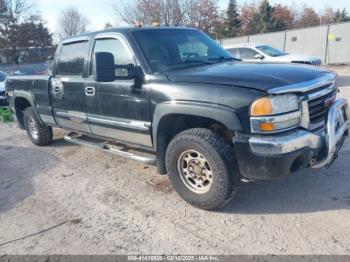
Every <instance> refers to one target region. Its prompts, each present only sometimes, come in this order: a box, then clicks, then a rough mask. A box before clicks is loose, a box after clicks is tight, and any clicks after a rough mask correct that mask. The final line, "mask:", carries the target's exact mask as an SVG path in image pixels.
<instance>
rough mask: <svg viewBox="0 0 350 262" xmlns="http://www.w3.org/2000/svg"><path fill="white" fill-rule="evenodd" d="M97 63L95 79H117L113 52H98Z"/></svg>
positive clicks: (102, 80)
mask: <svg viewBox="0 0 350 262" xmlns="http://www.w3.org/2000/svg"><path fill="white" fill-rule="evenodd" d="M95 63H96V72H95V80H96V81H97V82H113V81H114V80H115V63H114V56H113V54H112V53H107V52H100V53H96V54H95Z"/></svg>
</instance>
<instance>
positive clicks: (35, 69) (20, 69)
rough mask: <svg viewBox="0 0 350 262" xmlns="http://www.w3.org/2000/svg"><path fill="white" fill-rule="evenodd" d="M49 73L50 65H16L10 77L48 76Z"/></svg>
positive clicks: (44, 63) (45, 63)
mask: <svg viewBox="0 0 350 262" xmlns="http://www.w3.org/2000/svg"><path fill="white" fill-rule="evenodd" d="M47 73H48V63H47V62H43V63H35V64H20V65H14V66H13V67H12V69H11V73H10V75H14V76H27V75H46V74H47Z"/></svg>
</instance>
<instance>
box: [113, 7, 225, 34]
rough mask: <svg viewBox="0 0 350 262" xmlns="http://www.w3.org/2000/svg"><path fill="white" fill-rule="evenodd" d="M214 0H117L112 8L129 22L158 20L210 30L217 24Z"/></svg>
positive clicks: (213, 29)
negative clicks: (126, 0) (126, 2)
mask: <svg viewBox="0 0 350 262" xmlns="http://www.w3.org/2000/svg"><path fill="white" fill-rule="evenodd" d="M217 2H218V0H136V1H135V2H134V3H132V4H130V3H128V4H125V2H124V1H123V0H119V2H118V4H115V5H113V8H114V12H115V14H116V15H117V16H119V17H120V18H121V19H122V20H123V21H124V22H126V23H127V24H129V25H131V24H134V23H135V22H136V21H138V22H141V23H142V24H152V23H153V22H159V23H160V24H164V25H175V26H176V25H181V24H186V25H188V26H191V27H195V28H199V29H201V30H203V31H205V32H207V33H210V34H214V33H215V29H216V27H217V24H218V20H219V19H218V18H219V16H218V5H217Z"/></svg>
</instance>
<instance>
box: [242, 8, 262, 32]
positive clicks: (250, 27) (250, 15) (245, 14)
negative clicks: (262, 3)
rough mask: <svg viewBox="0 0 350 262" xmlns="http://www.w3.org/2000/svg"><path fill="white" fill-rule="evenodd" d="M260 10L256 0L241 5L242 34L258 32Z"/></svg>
mask: <svg viewBox="0 0 350 262" xmlns="http://www.w3.org/2000/svg"><path fill="white" fill-rule="evenodd" d="M257 20H258V10H257V6H256V5H255V3H254V2H252V3H245V4H243V6H242V7H241V13H240V21H241V34H243V35H248V34H256V33H257V32H258V28H257V23H258V21H257Z"/></svg>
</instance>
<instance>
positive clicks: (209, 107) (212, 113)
mask: <svg viewBox="0 0 350 262" xmlns="http://www.w3.org/2000/svg"><path fill="white" fill-rule="evenodd" d="M189 122H190V123H189ZM190 128H218V129H221V130H222V131H224V132H225V135H227V133H228V132H229V133H230V134H229V135H228V138H227V139H228V140H229V139H230V138H231V137H232V135H233V132H235V131H241V130H242V124H241V122H240V120H239V118H238V116H237V114H236V112H235V111H234V110H232V109H230V108H228V107H224V106H221V105H214V104H209V103H197V102H196V103H188V102H176V103H173V102H166V103H162V104H159V105H158V106H157V107H156V109H155V113H154V118H153V123H152V139H153V144H154V147H155V149H156V152H157V167H158V172H159V173H160V174H166V167H165V152H166V148H167V146H168V144H169V142H170V140H171V139H172V138H173V137H174V136H175V135H177V134H178V133H180V132H182V131H184V130H186V129H190Z"/></svg>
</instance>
